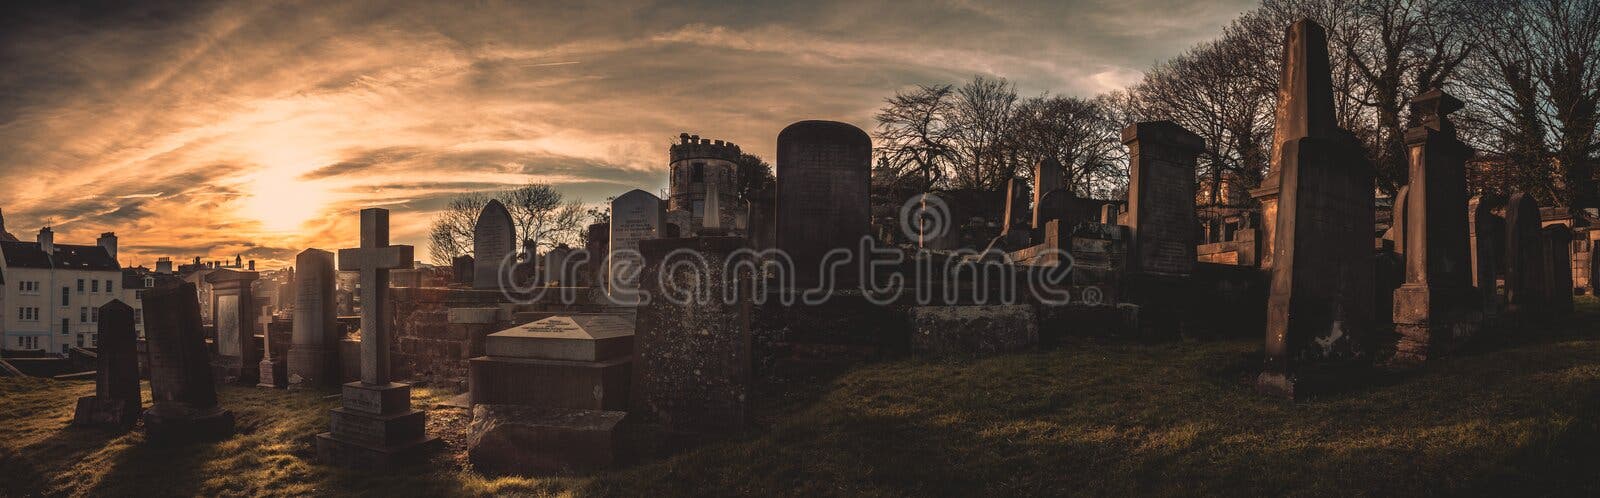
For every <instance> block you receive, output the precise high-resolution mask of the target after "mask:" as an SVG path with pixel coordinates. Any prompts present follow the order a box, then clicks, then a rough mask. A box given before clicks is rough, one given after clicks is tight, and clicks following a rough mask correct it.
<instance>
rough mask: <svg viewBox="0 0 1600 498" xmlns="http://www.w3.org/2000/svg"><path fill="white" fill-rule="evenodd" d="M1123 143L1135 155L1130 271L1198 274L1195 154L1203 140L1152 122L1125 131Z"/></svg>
mask: <svg viewBox="0 0 1600 498" xmlns="http://www.w3.org/2000/svg"><path fill="white" fill-rule="evenodd" d="M1122 143H1123V144H1126V145H1127V146H1128V152H1129V157H1130V158H1131V159H1130V160H1129V162H1128V163H1129V168H1130V170H1131V172H1130V176H1129V183H1128V231H1129V233H1130V235H1132V238H1133V241H1132V242H1133V248H1132V253H1133V257H1132V258H1130V261H1129V263H1130V264H1129V265H1128V266H1129V270H1130V271H1131V272H1134V273H1142V274H1155V275H1175V276H1177V275H1189V274H1191V273H1194V265H1195V231H1196V227H1195V220H1194V212H1195V211H1194V197H1195V191H1194V189H1195V188H1194V174H1195V173H1194V172H1195V156H1197V155H1199V154H1200V151H1201V149H1203V148H1204V147H1205V142H1204V141H1203V140H1201V139H1200V136H1199V135H1195V134H1194V133H1191V132H1190V131H1189V130H1185V129H1183V127H1181V126H1178V125H1177V123H1173V122H1171V121H1152V122H1144V123H1136V124H1133V125H1130V126H1128V127H1127V128H1125V129H1123V130H1122ZM1108 206H1110V205H1109V204H1108ZM1102 217H1103V216H1102Z"/></svg>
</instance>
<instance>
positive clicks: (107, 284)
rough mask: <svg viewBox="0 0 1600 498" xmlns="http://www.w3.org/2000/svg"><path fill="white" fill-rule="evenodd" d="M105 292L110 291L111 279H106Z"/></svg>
mask: <svg viewBox="0 0 1600 498" xmlns="http://www.w3.org/2000/svg"><path fill="white" fill-rule="evenodd" d="M106 292H111V281H110V280H107V281H106Z"/></svg>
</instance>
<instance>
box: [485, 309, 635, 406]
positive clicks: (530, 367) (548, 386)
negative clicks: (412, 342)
mask: <svg viewBox="0 0 1600 498" xmlns="http://www.w3.org/2000/svg"><path fill="white" fill-rule="evenodd" d="M633 338H634V335H633V324H632V323H629V322H628V320H626V319H624V318H623V317H621V316H619V315H610V314H582V315H567V316H553V317H549V318H545V319H542V320H538V321H535V322H533V323H529V324H526V325H519V326H516V327H511V328H509V329H506V330H502V331H500V332H496V333H493V334H489V336H488V338H486V339H485V341H484V353H485V356H482V357H478V358H473V359H472V360H471V363H470V366H469V369H470V376H471V377H470V379H469V380H468V382H467V385H468V386H470V388H471V389H470V390H471V394H472V403H473V404H521V405H536V406H544V407H549V408H574V409H587V410H625V409H627V405H628V380H629V379H628V364H629V362H630V361H631V360H632V354H633Z"/></svg>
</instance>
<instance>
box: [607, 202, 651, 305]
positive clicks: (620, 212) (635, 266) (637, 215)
mask: <svg viewBox="0 0 1600 498" xmlns="http://www.w3.org/2000/svg"><path fill="white" fill-rule="evenodd" d="M662 216H663V212H662V203H661V198H660V197H656V196H655V195H654V194H651V193H649V192H645V191H643V190H638V189H634V190H630V191H628V192H627V193H625V194H622V195H620V196H617V198H616V199H613V200H612V201H611V236H610V237H609V246H610V247H609V249H610V254H609V256H608V257H607V258H606V267H607V277H606V279H607V282H606V284H607V289H609V290H610V292H611V296H612V298H613V299H615V300H618V301H619V302H623V303H625V304H627V303H632V302H633V299H632V295H633V294H634V293H635V292H637V290H638V288H639V272H640V270H641V267H642V266H643V264H644V261H643V260H642V259H640V258H639V241H641V240H647V239H654V238H657V237H659V236H660V230H661V217H662Z"/></svg>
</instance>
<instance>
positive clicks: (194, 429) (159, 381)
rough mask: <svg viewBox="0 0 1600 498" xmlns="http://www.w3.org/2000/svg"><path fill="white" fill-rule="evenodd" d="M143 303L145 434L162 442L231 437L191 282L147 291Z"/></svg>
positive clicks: (230, 419) (229, 415) (229, 417)
mask: <svg viewBox="0 0 1600 498" xmlns="http://www.w3.org/2000/svg"><path fill="white" fill-rule="evenodd" d="M143 301H144V327H145V328H144V330H145V340H146V346H147V347H148V349H149V355H150V401H151V404H150V409H149V410H146V411H145V412H144V430H145V434H146V436H147V437H148V438H150V439H151V440H153V441H164V442H182V441H193V440H217V439H225V438H227V437H229V436H232V435H233V413H232V412H229V411H227V410H224V409H222V407H221V406H218V405H217V389H216V384H215V383H214V382H215V381H214V380H213V378H212V375H211V367H210V365H209V364H208V363H207V358H206V356H207V353H206V343H205V337H204V335H203V332H202V331H201V328H200V300H199V298H197V297H196V296H195V286H194V284H192V283H187V282H185V283H183V284H179V285H175V286H167V287H163V286H158V287H156V288H153V289H147V290H145V291H144V300H143Z"/></svg>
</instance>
